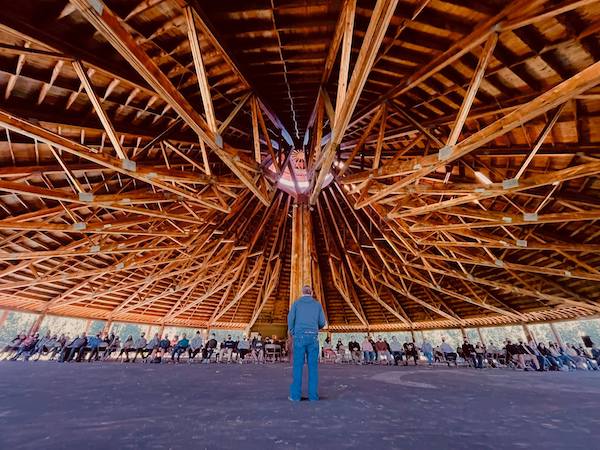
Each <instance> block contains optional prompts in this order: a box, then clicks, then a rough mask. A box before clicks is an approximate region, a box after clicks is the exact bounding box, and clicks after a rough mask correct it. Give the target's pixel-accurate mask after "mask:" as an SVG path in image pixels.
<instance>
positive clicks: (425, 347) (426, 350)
mask: <svg viewBox="0 0 600 450" xmlns="http://www.w3.org/2000/svg"><path fill="white" fill-rule="evenodd" d="M421 351H422V352H423V356H425V358H427V364H428V365H430V366H431V365H432V364H433V346H432V345H431V343H430V342H429V341H428V340H427V339H423V343H422V344H421Z"/></svg>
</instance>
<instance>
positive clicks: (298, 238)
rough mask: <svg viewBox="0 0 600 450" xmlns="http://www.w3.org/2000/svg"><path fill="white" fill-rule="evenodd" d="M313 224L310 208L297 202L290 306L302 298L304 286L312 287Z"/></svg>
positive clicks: (293, 229) (293, 226) (295, 205)
mask: <svg viewBox="0 0 600 450" xmlns="http://www.w3.org/2000/svg"><path fill="white" fill-rule="evenodd" d="M312 241H313V234H312V222H311V217H310V207H309V206H308V204H307V203H304V202H299V201H297V202H296V203H294V206H293V208H292V273H291V279H290V306H291V305H292V303H294V301H296V300H297V299H298V297H300V295H301V293H302V286H304V285H309V286H312V287H313V289H314V290H315V292H316V291H317V289H315V286H314V284H313V276H312V268H313V267H312V266H313V264H312V261H311V250H312V247H313V246H312Z"/></svg>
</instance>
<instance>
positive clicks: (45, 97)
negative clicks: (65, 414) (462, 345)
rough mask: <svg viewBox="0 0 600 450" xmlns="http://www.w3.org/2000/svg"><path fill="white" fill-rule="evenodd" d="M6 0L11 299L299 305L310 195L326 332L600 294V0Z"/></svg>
mask: <svg viewBox="0 0 600 450" xmlns="http://www.w3.org/2000/svg"><path fill="white" fill-rule="evenodd" d="M1 6H2V11H3V12H2V15H1V16H0V215H1V216H0V307H8V308H15V309H21V310H29V311H36V312H43V313H47V314H60V315H73V316H82V317H92V318H101V319H110V320H122V321H132V322H145V323H162V324H173V325H188V326H210V327H227V328H229V327H235V328H245V327H251V326H253V325H255V324H259V323H264V324H268V323H275V324H279V323H283V322H284V321H285V316H286V313H287V307H288V298H289V292H290V279H291V274H290V271H291V270H293V267H294V264H293V263H292V259H293V257H294V255H293V254H292V245H291V243H292V228H293V227H292V216H293V208H296V207H297V203H298V202H300V203H309V204H310V212H309V214H310V221H309V222H310V223H311V224H312V225H311V229H310V233H311V235H310V243H311V245H310V248H311V250H310V252H309V253H310V259H311V262H310V265H311V266H312V267H317V268H318V272H319V275H318V277H317V280H318V286H316V290H317V292H319V293H321V297H322V301H323V303H324V305H325V309H326V314H327V317H328V321H329V324H330V328H331V329H332V330H353V329H356V330H358V329H366V328H370V329H381V330H388V329H389V330H393V329H412V328H441V327H466V326H480V325H494V324H502V323H522V322H536V321H545V320H556V319H563V318H573V317H584V316H591V315H596V314H598V313H599V312H600V271H599V270H598V267H600V251H599V250H600V242H599V240H598V239H599V236H600V227H599V226H598V219H600V199H599V189H600V181H599V180H598V174H599V173H600V132H599V131H598V130H600V62H599V61H600V1H598V0H579V1H575V0H563V1H550V0H547V1H544V0H527V1H523V0H517V1H513V2H505V1H501V0H478V1H454V0H444V1H442V0H410V1H409V0H403V1H398V0H378V1H374V0H373V1H362V0H338V1H325V0H260V1H259V0H244V1H242V0H227V1H222V2H213V1H210V2H208V1H206V2H205V1H200V0H192V1H184V0H145V1H140V0H111V1H108V0H107V1H101V0H71V1H66V0H52V1H45V2H36V1H32V0H27V1H23V2H2V5H1ZM292 149H304V154H305V158H306V161H307V174H308V179H309V180H310V187H309V189H308V190H307V192H305V193H304V194H302V195H297V196H292V195H290V194H288V193H286V192H284V191H283V190H279V189H278V188H277V186H278V180H279V177H280V176H281V173H282V171H283V170H284V169H286V170H287V169H289V170H290V171H291V172H292V177H293V182H294V183H295V184H296V185H298V182H297V180H296V179H295V175H294V173H295V172H294V171H295V170H296V169H295V168H294V165H293V164H292V163H291V158H290V155H291V150H292ZM330 173H331V174H333V176H334V181H333V182H332V183H331V184H329V185H326V182H325V180H326V178H327V176H328V174H330ZM295 197H297V198H295Z"/></svg>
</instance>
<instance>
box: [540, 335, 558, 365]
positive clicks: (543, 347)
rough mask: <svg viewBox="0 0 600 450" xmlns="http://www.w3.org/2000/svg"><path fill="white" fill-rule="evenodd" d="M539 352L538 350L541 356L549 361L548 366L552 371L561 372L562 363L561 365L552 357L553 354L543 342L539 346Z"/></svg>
mask: <svg viewBox="0 0 600 450" xmlns="http://www.w3.org/2000/svg"><path fill="white" fill-rule="evenodd" d="M537 350H538V352H539V354H540V355H541V356H542V357H543V358H544V359H545V361H547V364H548V366H549V368H550V370H559V369H560V367H561V366H562V363H560V362H559V361H558V360H557V359H556V358H555V357H554V356H553V355H552V352H551V351H550V349H549V348H548V347H546V344H544V343H543V342H540V343H539V344H538V345H537Z"/></svg>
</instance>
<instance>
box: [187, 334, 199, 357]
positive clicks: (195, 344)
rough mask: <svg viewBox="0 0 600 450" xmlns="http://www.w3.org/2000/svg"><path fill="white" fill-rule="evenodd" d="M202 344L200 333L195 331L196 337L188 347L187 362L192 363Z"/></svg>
mask: <svg viewBox="0 0 600 450" xmlns="http://www.w3.org/2000/svg"><path fill="white" fill-rule="evenodd" d="M202 343H203V342H202V333H200V331H196V335H195V336H194V337H193V338H192V340H191V341H190V347H189V349H188V361H189V362H192V360H193V359H194V358H195V357H196V355H197V354H198V353H199V352H201V351H202Z"/></svg>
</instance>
